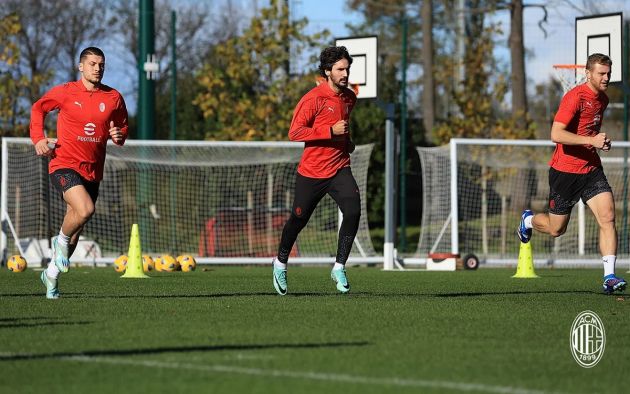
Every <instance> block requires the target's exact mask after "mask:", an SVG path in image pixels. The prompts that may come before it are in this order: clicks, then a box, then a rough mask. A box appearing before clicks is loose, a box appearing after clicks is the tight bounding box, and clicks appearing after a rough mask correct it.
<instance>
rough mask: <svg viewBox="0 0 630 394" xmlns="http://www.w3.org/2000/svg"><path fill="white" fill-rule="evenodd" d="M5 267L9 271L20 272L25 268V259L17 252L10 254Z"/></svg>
mask: <svg viewBox="0 0 630 394" xmlns="http://www.w3.org/2000/svg"><path fill="white" fill-rule="evenodd" d="M7 268H8V269H9V271H13V272H22V271H24V270H25V269H26V260H25V259H24V257H22V256H20V255H19V254H16V255H15V256H11V257H9V261H7Z"/></svg>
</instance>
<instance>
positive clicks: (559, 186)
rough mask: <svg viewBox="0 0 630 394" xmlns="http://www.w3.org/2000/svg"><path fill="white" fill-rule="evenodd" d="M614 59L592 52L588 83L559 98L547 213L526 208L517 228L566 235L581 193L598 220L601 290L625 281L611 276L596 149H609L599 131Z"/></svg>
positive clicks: (607, 205)
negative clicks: (601, 271)
mask: <svg viewBox="0 0 630 394" xmlns="http://www.w3.org/2000/svg"><path fill="white" fill-rule="evenodd" d="M611 67H612V61H611V60H610V58H609V57H608V56H606V55H603V54H601V53H595V54H592V55H590V56H589V57H588V60H587V62H586V82H585V83H583V84H581V85H578V86H576V87H575V88H573V89H571V90H570V91H569V92H567V94H566V95H565V96H564V97H563V98H562V101H561V102H560V108H559V109H558V112H557V113H556V116H555V119H554V122H553V125H552V126H551V140H552V141H553V142H555V143H556V149H555V151H554V153H553V156H552V157H551V160H550V161H549V165H550V167H551V168H550V169H549V213H537V214H534V213H533V212H532V211H531V210H529V209H526V210H525V211H523V214H522V215H521V222H520V225H519V227H518V230H517V233H518V237H519V238H520V240H521V242H525V243H527V242H529V240H530V238H531V236H532V228H534V229H536V230H537V231H539V232H542V233H546V234H549V235H551V236H552V237H559V236H560V235H562V234H564V232H565V231H566V229H567V225H568V223H569V219H570V217H571V210H572V208H573V206H574V205H575V204H576V203H577V202H578V200H579V199H580V198H581V199H582V201H584V203H586V205H588V206H589V208H590V209H591V211H592V212H593V215H595V219H596V220H597V224H598V225H599V248H600V252H601V254H602V256H603V257H602V259H603V261H604V283H603V289H604V292H606V293H608V294H611V293H613V292H615V291H623V290H625V288H626V285H627V283H626V281H625V280H623V279H622V278H619V277H617V276H615V262H616V260H617V230H616V228H615V201H614V200H613V194H612V189H611V187H610V185H609V184H608V180H607V179H606V176H605V175H604V171H603V168H602V162H601V160H600V158H599V155H598V153H597V150H598V149H599V150H602V151H604V152H608V151H609V150H610V147H611V141H610V138H609V137H608V135H606V133H602V132H600V128H601V126H602V120H603V118H604V110H605V109H606V106H607V105H608V96H606V93H605V92H606V89H608V82H609V80H610V70H611Z"/></svg>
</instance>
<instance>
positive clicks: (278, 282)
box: [273, 266, 287, 295]
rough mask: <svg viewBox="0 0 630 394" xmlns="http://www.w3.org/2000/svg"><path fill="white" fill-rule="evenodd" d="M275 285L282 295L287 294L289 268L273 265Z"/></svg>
mask: <svg viewBox="0 0 630 394" xmlns="http://www.w3.org/2000/svg"><path fill="white" fill-rule="evenodd" d="M273 287H275V288H276V291H277V292H278V294H280V295H286V294H287V270H285V269H284V270H283V269H282V268H276V267H275V266H274V267H273Z"/></svg>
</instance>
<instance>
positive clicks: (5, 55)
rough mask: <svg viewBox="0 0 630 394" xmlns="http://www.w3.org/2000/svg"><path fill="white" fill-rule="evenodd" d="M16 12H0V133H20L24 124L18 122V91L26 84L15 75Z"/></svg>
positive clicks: (18, 22) (18, 51) (20, 114)
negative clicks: (5, 13) (4, 13)
mask: <svg viewBox="0 0 630 394" xmlns="http://www.w3.org/2000/svg"><path fill="white" fill-rule="evenodd" d="M21 28H22V26H21V25H20V20H19V17H18V16H17V14H15V13H13V14H7V15H2V14H0V135H2V136H9V135H20V134H23V132H24V131H25V126H24V125H20V124H18V122H17V120H18V119H19V117H20V116H22V113H21V109H20V107H19V106H18V100H19V96H20V91H22V90H23V89H24V88H25V87H26V86H27V80H26V78H24V77H17V76H16V70H17V67H18V63H19V62H20V50H19V46H18V44H17V37H18V34H19V32H20V30H21Z"/></svg>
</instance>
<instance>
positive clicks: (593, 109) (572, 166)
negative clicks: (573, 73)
mask: <svg viewBox="0 0 630 394" xmlns="http://www.w3.org/2000/svg"><path fill="white" fill-rule="evenodd" d="M607 106H608V96H606V94H605V93H599V94H597V93H595V92H593V91H592V90H591V89H590V88H589V87H588V86H587V84H586V83H584V84H581V85H578V86H576V87H575V88H573V89H571V90H569V91H568V92H567V94H565V95H564V97H563V98H562V101H561V102H560V108H558V112H557V113H556V116H555V118H554V122H560V123H563V124H565V125H567V127H566V130H567V131H570V132H572V133H575V134H577V135H587V136H594V135H596V134H598V133H599V130H600V129H601V127H602V121H603V120H604V110H606V107H607ZM549 165H550V166H551V167H553V168H555V169H556V170H558V171H562V172H571V173H574V174H586V173H588V172H590V171H592V170H593V169H595V168H596V167H601V166H602V162H601V160H600V158H599V155H598V154H597V149H595V148H594V147H593V146H591V145H563V144H556V150H555V151H554V152H553V156H552V157H551V160H550V161H549Z"/></svg>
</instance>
